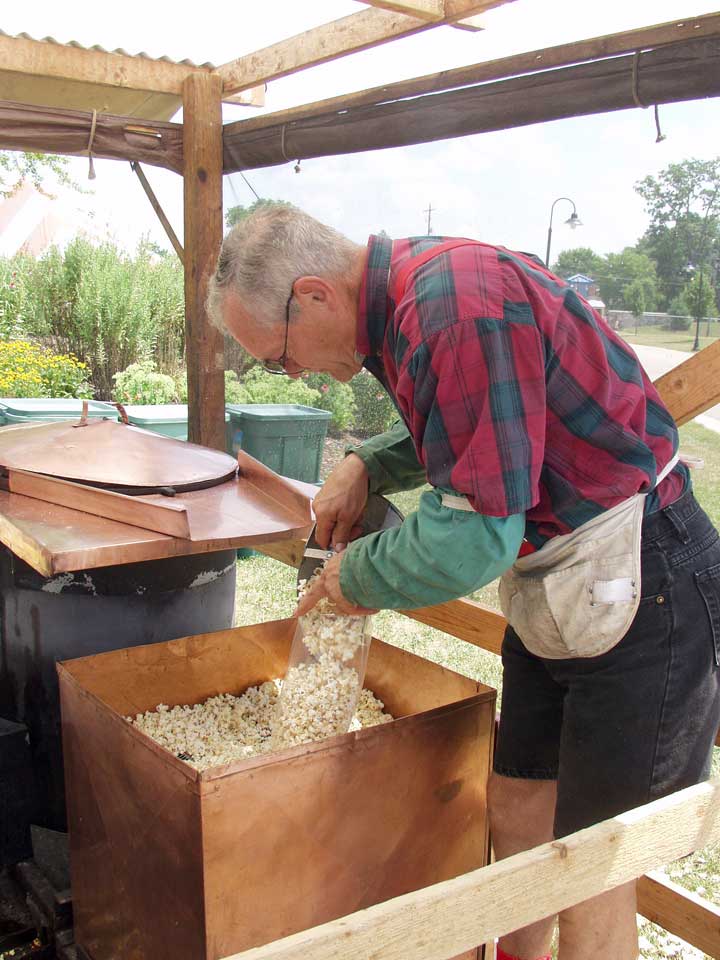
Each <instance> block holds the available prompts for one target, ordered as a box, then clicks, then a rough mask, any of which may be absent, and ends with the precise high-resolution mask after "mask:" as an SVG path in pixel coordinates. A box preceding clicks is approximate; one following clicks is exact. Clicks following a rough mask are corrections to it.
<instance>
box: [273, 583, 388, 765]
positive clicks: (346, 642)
mask: <svg viewBox="0 0 720 960" xmlns="http://www.w3.org/2000/svg"><path fill="white" fill-rule="evenodd" d="M311 585H312V578H311V580H310V581H309V582H308V583H305V582H303V581H301V582H300V595H301V596H302V595H303V593H304V592H305V591H306V589H307V588H308V587H309V586H311ZM368 623H369V619H368V617H350V616H347V615H345V614H341V613H338V611H337V609H336V608H335V607H334V606H333V604H332V603H331V602H330V601H329V600H328V598H327V597H323V598H322V599H321V600H320V601H319V602H318V603H317V604H316V605H315V606H314V607H313V608H312V609H311V610H309V611H308V612H307V613H306V614H305V615H304V616H303V617H301V618H300V620H299V621H298V626H297V629H296V633H295V639H294V640H293V645H292V649H291V651H290V665H289V667H288V671H287V673H286V675H285V680H284V682H283V685H282V690H281V696H280V700H279V702H278V705H277V709H276V715H275V722H274V726H273V739H272V743H273V749H276V750H279V749H283V748H285V747H292V746H295V745H297V744H299V743H308V742H310V741H312V740H322V739H324V738H325V737H334V736H337V735H338V734H342V733H347V732H348V729H349V728H350V724H351V721H352V718H353V712H354V710H355V706H356V704H357V702H358V697H359V696H360V693H361V691H362V685H363V678H364V676H365V664H366V661H367V653H368V648H369V643H370V638H369V634H368V629H367V628H368Z"/></svg>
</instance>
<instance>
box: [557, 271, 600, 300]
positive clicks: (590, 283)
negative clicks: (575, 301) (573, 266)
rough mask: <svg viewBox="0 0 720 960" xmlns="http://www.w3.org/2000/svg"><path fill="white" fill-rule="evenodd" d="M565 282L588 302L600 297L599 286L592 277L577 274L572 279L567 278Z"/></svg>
mask: <svg viewBox="0 0 720 960" xmlns="http://www.w3.org/2000/svg"><path fill="white" fill-rule="evenodd" d="M565 282H566V283H569V284H570V286H571V287H572V288H573V290H575V291H577V293H579V294H580V296H581V297H585V299H586V300H589V299H590V298H593V297H594V298H597V297H598V293H599V290H598V285H597V284H596V283H595V281H594V280H593V278H592V277H586V276H585V274H584V273H575V274H573V276H572V277H567V278H566V280H565Z"/></svg>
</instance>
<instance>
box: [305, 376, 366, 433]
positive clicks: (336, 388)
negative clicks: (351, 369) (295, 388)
mask: <svg viewBox="0 0 720 960" xmlns="http://www.w3.org/2000/svg"><path fill="white" fill-rule="evenodd" d="M305 382H306V383H307V385H308V386H309V387H310V388H311V389H313V390H317V391H318V393H319V394H320V399H319V400H318V401H317V403H316V404H315V406H317V407H319V408H320V409H321V410H328V411H329V412H330V415H331V418H332V419H331V421H330V422H331V424H332V426H333V427H334V429H335V430H349V429H350V428H351V427H352V426H353V425H354V423H355V419H356V416H357V410H356V408H355V397H354V396H353V392H352V388H351V386H350V385H349V384H348V383H340V382H339V381H338V380H333V378H332V377H331V376H330V374H328V373H311V374H310V375H309V376H308V377H307V379H306V380H305Z"/></svg>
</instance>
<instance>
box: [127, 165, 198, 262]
mask: <svg viewBox="0 0 720 960" xmlns="http://www.w3.org/2000/svg"><path fill="white" fill-rule="evenodd" d="M130 166H131V167H132V169H133V171H134V173H136V174H137V178H138V180H139V181H140V185H141V186H142V188H143V190H144V191H145V195H146V196H147V198H148V200H149V201H150V206H151V207H152V208H153V210H154V211H155V213H156V215H157V218H158V220H159V221H160V223H161V224H162V227H163V230H164V231H165V233H166V234H167V238H168V240H169V241H170V243H171V244H172V246H173V249H174V250H175V253H176V254H177V255H178V259H179V260H180V263H183V262H184V256H185V255H184V252H183V248H182V244H181V243H180V241H179V240H178V236H177V234H176V233H175V231H174V230H173V228H172V224H171V223H170V221H169V220H168V218H167V215H166V213H165V211H164V210H163V208H162V207H161V206H160V201H159V200H158V198H157V197H156V196H155V191H154V190H153V188H152V187H151V186H150V183H149V181H148V178H147V177H146V176H145V171H144V170H143V168H142V167H141V166H140V164H139V163H138V162H137V160H131V161H130Z"/></svg>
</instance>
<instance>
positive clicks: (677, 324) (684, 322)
mask: <svg viewBox="0 0 720 960" xmlns="http://www.w3.org/2000/svg"><path fill="white" fill-rule="evenodd" d="M691 323H692V320H691V318H690V317H677V316H675V317H670V329H671V330H689V329H690V324H691Z"/></svg>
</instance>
